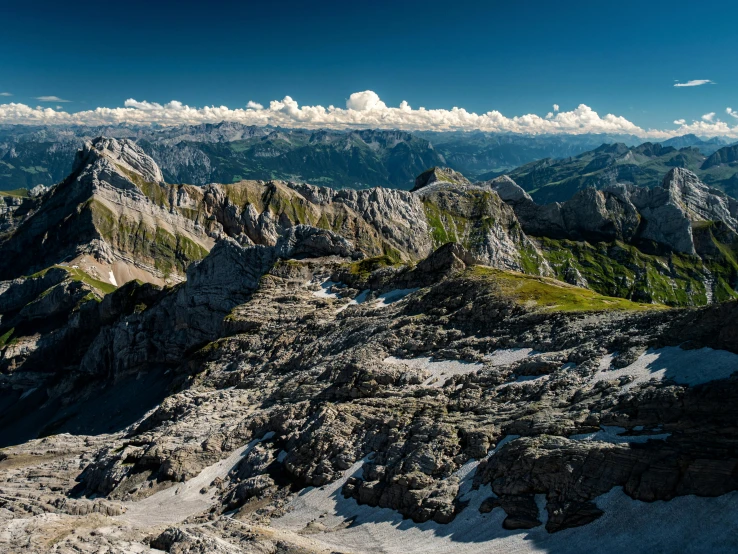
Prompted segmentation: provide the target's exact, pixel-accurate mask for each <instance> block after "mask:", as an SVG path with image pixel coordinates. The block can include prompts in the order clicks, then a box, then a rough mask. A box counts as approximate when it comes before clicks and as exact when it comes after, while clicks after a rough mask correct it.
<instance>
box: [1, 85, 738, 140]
mask: <svg viewBox="0 0 738 554" xmlns="http://www.w3.org/2000/svg"><path fill="white" fill-rule="evenodd" d="M726 113H728V114H729V115H732V114H733V113H734V112H726ZM221 121H234V122H239V123H243V124H246V125H257V126H262V125H275V126H282V127H299V128H304V129H317V128H330V129H360V128H376V129H401V130H408V131H415V130H429V131H453V130H461V131H472V130H481V131H489V132H510V133H525V134H584V133H609V134H633V135H637V136H640V137H650V138H668V137H671V136H675V135H679V134H684V133H690V132H695V133H698V134H701V135H728V136H738V125H736V126H735V127H730V126H728V125H727V124H726V123H723V122H721V121H720V120H719V119H718V120H715V121H704V120H703V121H694V122H692V123H691V124H687V123H686V121H685V120H683V119H680V120H677V121H675V124H677V125H679V128H678V129H674V130H659V129H648V130H646V129H643V128H641V127H639V126H638V125H636V124H634V123H632V122H631V121H629V120H627V119H626V118H624V117H622V116H617V115H613V114H606V115H604V116H601V115H599V114H598V113H597V112H596V111H594V110H593V109H592V108H590V107H589V106H587V105H585V104H580V105H579V106H577V107H576V108H575V109H573V110H571V111H557V112H555V113H553V112H550V113H548V114H547V115H545V116H543V117H541V116H539V115H536V114H526V115H521V116H514V117H507V116H505V115H503V114H502V113H500V112H499V111H497V110H493V111H489V112H486V113H482V114H477V113H474V112H469V111H467V110H465V109H464V108H458V107H454V108H452V109H450V110H447V109H426V108H422V107H421V108H412V107H411V106H410V104H408V103H407V102H406V101H403V102H401V103H400V105H399V106H397V107H390V106H387V105H386V104H385V103H384V102H383V101H382V100H381V99H380V98H379V96H378V95H377V94H376V93H375V92H373V91H370V90H366V91H363V92H355V93H353V94H352V95H351V96H350V97H349V98H348V100H347V101H346V107H345V108H340V107H335V106H328V107H327V108H326V107H323V106H319V105H318V106H300V105H299V104H298V103H297V102H296V101H295V100H293V99H292V98H291V97H290V96H285V97H284V98H283V99H282V100H281V101H279V100H273V101H271V102H270V103H269V105H268V106H262V105H261V104H258V103H256V102H253V101H251V102H249V103H248V104H247V105H246V107H245V108H235V109H231V108H228V107H226V106H205V107H201V108H195V107H191V106H187V105H185V104H183V103H182V102H179V101H176V100H172V101H171V102H168V103H166V104H159V103H156V102H147V101H138V100H135V99H133V98H130V99H128V100H126V101H125V103H124V107H122V108H104V107H100V108H96V109H94V110H87V111H80V112H73V113H72V112H66V111H63V110H61V109H58V107H57V109H53V108H50V107H42V106H37V107H31V106H27V105H25V104H21V103H12V102H11V103H7V104H0V123H5V124H28V125H32V124H36V125H56V124H66V125H117V124H121V123H127V124H136V125H148V124H158V125H165V126H172V125H196V124H201V123H219V122H221Z"/></svg>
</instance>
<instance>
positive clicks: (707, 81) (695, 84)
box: [674, 79, 715, 87]
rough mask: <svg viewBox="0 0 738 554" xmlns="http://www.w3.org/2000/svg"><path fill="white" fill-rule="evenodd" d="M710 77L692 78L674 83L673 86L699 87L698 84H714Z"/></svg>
mask: <svg viewBox="0 0 738 554" xmlns="http://www.w3.org/2000/svg"><path fill="white" fill-rule="evenodd" d="M714 84H715V83H714V82H713V81H711V80H710V79H694V80H692V81H687V82H686V83H674V86H675V87H699V86H700V85H714Z"/></svg>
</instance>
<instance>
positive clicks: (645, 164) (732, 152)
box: [479, 137, 738, 204]
mask: <svg viewBox="0 0 738 554" xmlns="http://www.w3.org/2000/svg"><path fill="white" fill-rule="evenodd" d="M679 138H680V139H684V138H685V137H679ZM695 138H696V137H695ZM672 140H673V139H672ZM675 167H681V168H685V169H689V170H690V171H693V172H694V173H695V174H697V175H698V176H699V177H700V179H702V181H704V182H705V183H707V184H709V185H712V186H714V187H717V188H719V189H721V190H723V191H725V192H727V193H728V194H730V195H734V196H735V195H736V193H738V147H737V146H735V145H733V146H724V147H722V148H720V149H719V150H716V151H714V152H713V153H712V154H710V155H709V156H706V155H705V154H704V153H703V152H702V151H701V150H700V147H697V146H686V147H684V148H681V149H679V150H677V148H675V147H674V146H669V145H667V146H664V145H663V144H658V143H650V142H646V143H644V144H640V145H638V146H631V147H629V146H627V145H625V144H623V143H616V144H603V145H602V146H600V147H599V148H596V149H595V150H592V151H590V152H584V153H582V154H579V155H578V156H573V157H570V158H565V159H561V160H555V159H552V158H545V159H542V160H538V161H535V162H531V163H528V164H525V165H523V166H520V167H518V168H517V169H514V170H513V171H509V172H506V173H507V174H508V175H509V176H510V177H511V178H512V179H514V180H515V182H516V183H518V184H519V185H520V186H521V187H523V189H525V190H526V191H527V192H528V193H529V194H530V195H531V196H532V197H533V198H534V199H535V200H536V201H537V202H539V203H544V204H545V203H549V202H557V201H565V200H567V199H569V198H571V196H572V195H573V194H574V193H576V192H577V191H578V190H581V189H584V188H588V187H595V188H598V189H601V188H603V187H605V186H607V185H613V184H615V183H632V184H634V185H639V186H644V187H654V186H656V185H658V184H659V183H660V182H661V180H662V178H663V175H664V174H665V173H666V172H667V171H669V170H670V169H673V168H675ZM498 175H500V173H495V172H492V173H489V174H486V175H481V176H480V178H479V179H480V180H482V181H484V180H488V179H491V178H494V177H496V176H498Z"/></svg>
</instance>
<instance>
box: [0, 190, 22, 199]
mask: <svg viewBox="0 0 738 554" xmlns="http://www.w3.org/2000/svg"><path fill="white" fill-rule="evenodd" d="M0 196H10V197H12V198H28V189H14V190H0Z"/></svg>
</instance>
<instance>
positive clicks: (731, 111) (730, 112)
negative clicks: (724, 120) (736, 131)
mask: <svg viewBox="0 0 738 554" xmlns="http://www.w3.org/2000/svg"><path fill="white" fill-rule="evenodd" d="M725 113H726V114H728V115H729V116H731V117H735V118H736V119H738V111H735V110H734V109H733V108H725Z"/></svg>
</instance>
